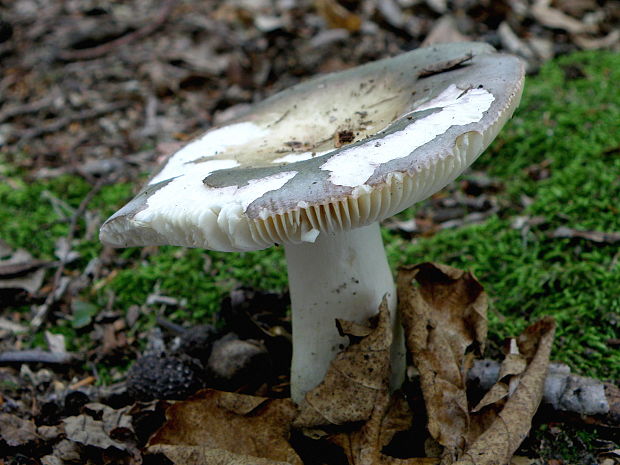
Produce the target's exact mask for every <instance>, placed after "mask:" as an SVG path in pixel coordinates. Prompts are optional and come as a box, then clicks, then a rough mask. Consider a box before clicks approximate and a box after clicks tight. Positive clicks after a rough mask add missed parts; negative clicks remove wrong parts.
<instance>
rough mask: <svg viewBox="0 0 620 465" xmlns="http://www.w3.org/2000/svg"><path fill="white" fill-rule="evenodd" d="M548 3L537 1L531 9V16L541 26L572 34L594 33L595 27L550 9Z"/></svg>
mask: <svg viewBox="0 0 620 465" xmlns="http://www.w3.org/2000/svg"><path fill="white" fill-rule="evenodd" d="M550 3H551V1H550V0H537V1H535V2H534V4H533V5H532V7H531V13H532V15H533V16H534V18H536V20H537V21H538V22H539V23H540V24H542V25H543V26H547V27H550V28H554V29H564V30H565V31H568V32H570V33H572V34H580V33H584V32H596V26H595V25H592V24H588V23H587V22H584V21H579V20H578V19H575V18H573V17H572V16H569V15H567V14H566V13H564V12H562V11H560V10H558V9H556V8H551V7H550V6H549V4H550Z"/></svg>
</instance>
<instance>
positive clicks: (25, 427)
mask: <svg viewBox="0 0 620 465" xmlns="http://www.w3.org/2000/svg"><path fill="white" fill-rule="evenodd" d="M38 438H39V436H38V435H37V427H36V426H35V424H34V422H32V421H28V420H23V419H21V418H19V417H17V416H15V415H11V414H9V413H0V439H1V440H3V441H4V442H6V443H7V445H9V446H10V447H18V446H23V445H25V444H28V443H29V442H31V441H35V440H37V439H38Z"/></svg>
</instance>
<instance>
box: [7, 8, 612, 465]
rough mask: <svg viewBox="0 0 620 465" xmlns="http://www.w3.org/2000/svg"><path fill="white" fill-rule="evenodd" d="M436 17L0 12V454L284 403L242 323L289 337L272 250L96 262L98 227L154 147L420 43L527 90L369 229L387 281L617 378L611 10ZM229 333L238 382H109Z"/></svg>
mask: <svg viewBox="0 0 620 465" xmlns="http://www.w3.org/2000/svg"><path fill="white" fill-rule="evenodd" d="M453 3H454V5H450V6H447V5H446V2H442V1H438V0H434V1H430V0H429V1H426V2H424V1H415V0H413V1H412V0H398V1H397V0H390V1H385V2H383V1H382V2H373V1H371V0H357V1H342V2H341V3H336V2H335V1H327V0H325V1H316V2H309V1H302V2H289V1H286V0H280V1H274V2H271V1H242V0H238V1H213V2H197V1H193V0H186V1H183V2H171V1H155V0H153V1H135V2H96V1H86V2H85V1H77V0H76V1H71V0H69V1H65V2H49V4H48V2H38V1H36V0H24V1H20V2H2V1H0V69H1V70H2V72H1V74H0V415H5V416H4V417H2V420H1V421H2V422H5V423H2V424H3V425H6V424H7V423H6V422H8V421H9V420H10V421H13V424H18V425H21V426H20V427H19V428H17V427H16V429H17V430H20V428H21V427H22V426H23V428H26V429H28V428H29V426H27V425H35V426H36V427H37V428H38V430H37V432H36V434H35V435H34V436H33V435H30V436H29V435H28V434H24V435H22V436H20V435H19V434H16V435H14V436H13V437H11V438H7V437H2V434H3V433H0V463H7V464H14V463H15V464H17V463H19V464H39V463H74V462H77V463H125V462H121V461H120V460H121V459H119V457H118V456H114V457H112V458H110V457H109V456H108V455H106V454H107V453H106V452H105V451H106V450H107V449H108V446H109V445H110V443H107V442H105V441H103V440H102V439H101V438H99V439H94V440H93V441H94V442H92V443H88V441H86V442H79V441H77V440H75V441H73V442H71V441H69V442H70V446H71V447H70V449H71V450H64V451H63V450H60V449H61V448H59V447H58V444H65V446H66V447H69V446H67V444H66V443H65V441H67V440H66V439H65V440H62V441H61V440H59V439H58V438H59V436H58V434H57V435H56V436H54V435H53V434H52V433H50V432H49V431H48V433H47V434H48V435H49V437H46V436H45V434H44V433H43V432H42V431H43V430H41V427H44V426H49V427H50V428H51V427H53V426H54V425H57V424H58V423H59V422H60V421H61V420H63V419H66V418H68V417H71V416H72V415H73V416H75V415H77V414H82V413H83V411H84V410H83V409H84V406H85V405H86V404H88V403H89V402H95V401H98V402H101V403H102V404H105V405H107V406H111V407H114V408H121V407H124V406H129V405H134V404H133V403H134V402H136V401H138V402H140V401H144V402H146V401H149V400H153V399H155V400H159V399H163V398H179V397H187V396H188V395H190V394H191V393H192V392H193V391H195V390H196V389H198V388H200V387H204V386H205V385H208V386H211V387H218V388H221V389H227V390H233V391H238V392H246V393H257V392H258V393H261V394H269V395H272V396H278V397H283V396H286V395H287V392H288V391H287V390H288V384H287V382H288V381H287V373H286V370H287V369H288V363H289V357H290V346H286V344H285V347H284V349H283V347H282V346H281V345H276V346H275V348H274V346H273V345H270V344H269V343H266V342H265V340H262V341H261V336H260V335H257V333H256V329H255V328H253V329H248V325H249V326H252V324H256V321H259V322H260V325H262V326H261V327H262V328H263V329H265V328H267V329H266V334H267V333H269V330H270V329H273V328H278V330H281V331H283V332H284V333H285V334H290V323H289V321H288V317H287V308H288V296H287V279H286V267H285V261H284V255H283V250H282V248H271V249H268V250H265V251H260V252H251V253H221V252H210V251H204V250H196V249H183V248H177V247H168V246H167V247H145V248H140V249H137V248H133V249H125V250H114V249H111V248H107V247H104V246H102V245H101V244H100V242H99V240H98V229H99V226H100V225H101V223H102V222H103V221H104V220H105V219H106V218H107V217H108V216H109V215H111V214H112V213H114V212H115V211H116V210H117V209H118V208H120V207H121V206H122V205H123V204H124V203H126V202H127V201H128V200H129V199H130V198H131V197H132V195H134V194H135V193H137V192H138V190H139V188H140V185H141V184H142V183H143V182H144V181H145V180H146V179H147V177H148V174H149V173H150V172H151V171H152V169H153V168H154V167H155V166H156V164H157V163H158V162H161V160H162V159H163V157H164V156H166V155H167V154H169V153H171V152H172V151H174V150H175V149H176V148H178V147H180V146H181V145H182V144H183V143H184V141H187V140H189V139H191V138H192V137H194V136H195V135H197V134H199V133H201V132H203V131H204V130H205V129H207V128H209V127H211V126H212V125H217V124H218V123H220V122H222V121H225V120H226V119H228V118H230V117H231V116H234V115H235V114H238V113H240V112H242V111H244V110H245V109H246V108H247V106H248V105H250V104H251V103H253V102H256V101H259V100H262V99H263V98H265V97H267V96H269V95H271V94H273V93H275V92H277V91H280V90H282V89H284V88H286V87H288V86H290V85H292V84H295V83H297V82H300V81H302V80H304V79H307V78H309V77H311V76H313V75H315V74H317V73H323V72H332V71H339V70H343V69H346V68H349V67H352V66H355V65H358V64H361V63H365V62H368V61H372V60H375V59H379V58H384V57H387V56H392V55H395V54H397V53H400V52H403V51H408V50H411V49H414V48H417V47H419V46H423V45H427V44H429V43H435V42H444V41H451V40H480V41H486V42H489V43H490V44H492V45H493V46H495V47H496V48H498V49H500V50H502V51H508V52H511V53H515V54H518V55H520V56H521V57H522V58H524V59H525V60H526V62H527V64H528V74H529V76H528V78H527V81H526V88H525V92H524V96H523V100H522V103H521V106H520V107H519V109H518V110H517V112H516V113H515V115H514V117H513V119H512V120H511V121H510V122H509V123H508V124H507V125H506V127H505V129H504V130H503V131H502V132H501V133H500V135H499V136H498V138H497V139H496V141H495V142H494V143H493V144H492V146H491V147H490V148H489V149H488V150H487V151H486V152H485V154H483V155H482V156H481V158H480V159H479V160H478V161H477V162H476V164H475V165H474V166H473V167H472V169H470V170H468V171H467V172H466V173H465V174H464V175H463V176H461V177H460V178H459V179H458V180H457V181H456V182H454V183H452V184H450V185H449V186H448V187H446V188H445V189H444V190H442V191H440V192H439V193H437V194H436V195H434V196H432V197H431V198H430V199H428V200H426V201H424V202H422V203H420V204H419V205H416V206H415V207H413V208H411V209H408V210H406V211H405V212H403V213H401V214H399V215H397V216H396V217H394V218H391V219H389V220H386V221H385V222H384V224H383V226H384V228H383V235H384V242H385V244H386V250H387V252H388V258H389V260H390V264H391V266H392V267H393V269H394V270H396V269H397V268H398V267H399V266H401V265H404V264H413V263H419V262H424V261H435V262H440V263H446V264H449V265H451V266H454V267H457V268H460V269H466V270H470V271H472V272H473V273H474V274H475V275H476V277H477V278H478V280H479V281H480V282H481V283H482V285H483V286H484V288H485V290H486V292H487V293H488V295H489V297H490V309H489V341H488V345H489V347H488V350H487V356H488V357H490V358H496V359H497V358H498V357H500V355H501V353H502V345H503V342H504V340H505V339H506V338H507V337H510V336H515V335H517V334H519V333H520V332H521V331H522V330H523V329H524V328H525V327H526V326H527V325H528V324H530V323H531V322H533V321H534V320H536V319H538V318H540V317H543V316H546V315H551V316H553V317H554V318H555V319H556V322H557V331H556V339H555V343H554V347H553V351H552V355H551V356H552V358H553V359H554V360H558V361H561V362H563V363H565V364H567V365H568V366H570V367H571V369H572V371H573V372H575V373H578V374H581V375H584V376H590V377H594V378H598V379H601V380H605V381H608V382H611V383H615V384H616V385H617V384H618V383H619V382H620V251H619V247H618V245H619V244H620V205H619V204H618V199H619V198H620V131H618V127H619V122H620V93H619V92H618V87H617V83H618V82H620V55H619V54H618V49H619V47H620V32H619V31H620V29H619V26H620V2H595V1H589V0H580V1H575V0H561V1H557V2H552V3H551V4H550V5H549V4H547V3H548V2H544V1H532V2H528V1H525V0H523V1H517V2H485V1H483V0H478V1H471V2H469V1H461V2H453ZM239 315H242V316H243V315H245V317H244V318H245V319H241V320H235V318H238V317H239ZM247 315H250V317H248V316H247ZM196 325H201V326H196ZM188 328H198V329H197V330H195V331H194V332H191V331H190V332H191V335H190V336H191V337H190V336H188V334H189V333H188ZM229 333H234V334H236V336H235V337H236V338H238V339H240V340H242V341H246V340H251V341H258V342H259V343H263V345H261V346H260V347H261V349H260V350H259V351H258V355H260V356H259V357H256V356H255V355H256V353H255V352H252V351H250V352H251V355H252V357H254V358H253V360H254V362H252V363H256V360H259V361H260V360H263V362H260V363H264V357H267V358H268V359H269V366H270V367H271V368H270V370H267V372H266V374H265V373H263V375H264V376H263V377H262V378H261V377H260V376H259V377H258V378H256V370H257V367H256V366H255V367H253V368H251V369H248V370H246V371H245V372H243V370H242V372H240V373H239V374H238V376H236V377H233V378H234V379H226V380H222V379H219V380H213V379H208V376H207V377H206V379H205V378H202V377H201V378H200V380H199V381H196V382H195V383H190V384H191V386H189V387H187V386H180V387H179V390H175V389H176V388H175V389H173V390H172V391H166V390H165V389H160V390H157V388H154V389H155V390H154V391H153V392H147V390H144V389H142V388H141V387H140V386H138V387H136V385H135V382H134V385H133V386H129V389H128V384H127V370H128V367H130V366H131V365H132V364H133V363H134V362H135V360H136V359H138V358H139V357H140V356H141V354H142V355H143V354H145V353H152V352H153V351H154V350H156V349H157V348H160V349H161V348H162V347H169V348H170V347H175V348H176V350H177V352H178V350H179V347H185V349H184V350H185V351H186V352H185V353H184V356H189V357H192V353H191V352H192V350H195V347H194V346H195V345H200V344H206V345H207V346H209V348H210V347H211V346H212V344H213V343H214V342H215V341H218V340H220V339H221V338H222V337H224V336H225V335H226V334H229ZM262 337H263V339H265V338H267V336H264V335H263V336H262ZM284 339H286V338H284ZM184 341H185V342H184ZM188 341H189V342H188ZM197 341H200V342H197ZM183 344H185V346H184V345H183ZM252 344H254V342H252ZM259 345H260V344H259ZM263 346H266V347H267V348H264V347H263ZM33 349H41V350H39V351H33ZM270 349H273V350H270ZM261 351H262V352H261ZM7 354H8V355H10V356H8V358H7ZM3 356H4V357H5V358H4V359H3V358H2V357H3ZM11 357H13V358H11ZM20 357H21V358H20ZM261 357H263V358H262V359H261ZM181 362H182V363H185V364H186V365H187V361H186V359H183V360H182V361H181ZM181 362H179V363H181ZM190 365H191V363H190ZM184 366H185V365H184ZM260 366H264V365H260ZM250 376H254V378H252V379H251V381H250V378H249V377H250ZM134 381H135V380H134ZM135 405H138V404H135ZM135 405H134V412H133V420H134V423H135V424H136V425H138V426H137V427H136V428H135V429H136V431H135V432H134V433H132V434H135V436H136V437H137V439H135V442H136V443H137V444H138V445H144V443H145V442H146V440H147V439H148V435H149V434H150V433H151V432H152V431H153V429H152V428H151V425H148V426H145V425H144V421H146V423H149V422H150V421H153V422H155V423H156V424H161V421H162V415H161V411H159V410H158V409H159V407H154V406H153V405H155V404H153V402H151V403H150V404H148V405H149V407H148V409H147V408H146V407H144V408H138V407H135ZM157 405H159V404H157ZM149 409H150V410H149ZM147 410H148V411H149V412H150V413H149V415H151V416H149V415H147V414H146V413H145V412H146V411H147ZM138 417H139V418H138ZM144 418H146V420H144ZM140 419H142V420H143V423H142V424H140ZM15 422H18V423H15ZM19 422H24V423H23V424H22V423H19ZM157 422H159V423H157ZM24 425H26V426H24ZM134 426H135V425H134ZM3 441H4V442H3ZM97 441H99V442H97ZM65 446H63V447H65ZM619 449H620V441H619V440H618V429H617V427H616V428H615V429H614V428H606V427H601V426H598V425H595V424H590V425H585V424H583V423H580V422H576V423H575V422H571V421H561V420H560V419H558V421H549V418H548V417H545V418H544V419H543V418H540V419H538V420H537V421H535V423H534V428H533V430H532V433H531V434H530V436H529V437H528V439H527V440H526V441H525V442H524V444H523V446H522V448H521V449H520V451H519V452H518V454H519V455H526V456H529V457H535V458H536V459H537V460H539V462H537V463H546V464H549V465H559V464H568V463H581V464H586V463H588V464H589V463H592V464H606V465H608V464H610V463H614V460H620V453H619V452H618V450H619ZM59 450H60V451H59ZM610 451H611V452H610ZM613 451H615V452H613ZM612 452H613V453H612ZM62 454H65V455H64V456H63V455H62ZM71 454H73V455H71ZM614 454H615V455H614ZM50 455H51V456H55V457H56V458H57V460H58V461H56V462H54V461H49V460H52V459H49V458H48V459H46V460H48V461H47V462H45V461H43V462H42V461H41V458H42V457H49V456H50ZM63 457H64V458H63ZM2 460H4V462H2ZM123 460H126V459H123ZM145 460H154V459H145ZM610 460H611V462H610ZM87 461H88V462H87ZM127 463H134V462H127ZM152 463H159V462H152ZM164 463H165V462H164ZM532 463H534V462H532Z"/></svg>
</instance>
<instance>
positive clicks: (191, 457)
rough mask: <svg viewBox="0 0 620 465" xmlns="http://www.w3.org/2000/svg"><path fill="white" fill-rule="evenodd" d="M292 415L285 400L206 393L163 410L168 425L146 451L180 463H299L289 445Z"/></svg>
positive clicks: (161, 429) (292, 410)
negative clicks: (160, 454) (163, 455)
mask: <svg viewBox="0 0 620 465" xmlns="http://www.w3.org/2000/svg"><path fill="white" fill-rule="evenodd" d="M296 413H297V410H296V408H295V405H294V404H293V402H292V401H291V400H290V399H267V398H264V397H255V396H248V395H242V394H235V393H230V392H221V391H215V390H212V389H207V390H205V391H202V392H200V393H199V394H198V395H197V396H196V397H194V398H193V399H191V400H187V401H183V402H177V403H176V404H174V405H172V406H171V407H170V408H169V409H168V410H167V412H166V418H167V421H166V423H165V424H164V425H163V426H162V427H161V428H160V429H159V430H158V431H157V432H156V433H155V434H154V435H153V437H152V438H151V440H150V441H149V445H148V451H149V452H150V453H162V454H165V455H166V456H167V457H168V458H169V459H170V460H172V461H173V462H174V463H177V464H184V465H193V464H201V465H202V464H205V465H211V464H218V465H219V464H227V465H233V464H247V463H256V464H261V465H262V464H265V465H267V464H270V465H273V464H278V463H282V464H284V463H286V464H291V465H302V462H301V459H300V458H299V457H298V455H297V453H296V452H295V451H294V449H293V448H292V447H291V446H290V444H289V443H288V436H289V432H290V423H291V421H292V419H293V417H294V416H295V414H296Z"/></svg>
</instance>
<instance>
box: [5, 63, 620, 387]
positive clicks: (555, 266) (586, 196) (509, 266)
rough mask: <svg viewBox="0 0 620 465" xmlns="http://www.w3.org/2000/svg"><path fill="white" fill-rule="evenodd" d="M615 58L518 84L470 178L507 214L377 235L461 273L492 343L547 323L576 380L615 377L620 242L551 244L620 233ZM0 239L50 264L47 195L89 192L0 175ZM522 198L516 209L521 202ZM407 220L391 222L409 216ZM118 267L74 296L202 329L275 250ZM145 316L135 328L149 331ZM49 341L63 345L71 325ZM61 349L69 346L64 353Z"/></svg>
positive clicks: (71, 180)
mask: <svg viewBox="0 0 620 465" xmlns="http://www.w3.org/2000/svg"><path fill="white" fill-rule="evenodd" d="M618 82H620V56H619V55H617V54H616V55H614V54H611V53H604V52H597V53H579V54H575V55H572V56H570V57H564V58H561V59H559V60H557V61H555V62H554V63H550V64H547V65H546V66H545V67H543V69H542V70H541V72H540V74H539V75H538V76H535V77H531V78H529V79H528V81H527V85H526V90H525V94H524V97H523V101H522V104H521V106H520V108H519V109H518V111H517V113H516V114H515V117H514V118H513V119H512V120H511V121H510V122H509V123H508V125H507V126H506V128H505V129H504V130H503V131H502V133H501V134H500V136H499V137H498V139H497V140H496V141H495V143H494V144H493V145H492V147H491V148H490V149H489V150H488V151H487V152H486V153H485V154H484V155H483V156H482V157H481V158H480V160H479V161H478V162H477V164H476V169H484V170H486V171H487V172H488V173H489V175H491V176H493V177H495V178H498V179H500V180H501V181H502V182H503V184H504V185H505V190H504V191H502V192H501V193H500V194H499V195H500V197H501V198H500V200H501V204H502V205H505V207H504V208H503V209H502V210H501V211H500V213H499V214H498V215H495V216H493V217H491V218H489V219H488V220H486V221H485V222H483V223H481V224H476V225H471V226H466V227H462V228H459V229H455V230H446V231H441V232H439V233H437V234H436V235H434V236H433V237H430V238H421V239H416V240H413V241H411V240H409V239H404V238H403V237H402V236H401V235H399V234H398V233H396V232H390V231H387V230H386V231H384V238H385V241H386V248H387V251H388V256H389V259H390V263H391V264H392V266H393V267H394V268H396V267H397V266H398V265H400V264H406V263H416V262H420V261H426V260H435V261H439V262H443V263H446V264H450V265H452V266H456V267H461V268H466V269H470V270H472V271H473V272H474V273H475V274H476V276H477V277H478V278H479V279H480V281H481V282H482V283H483V285H484V286H485V289H486V290H487V292H488V293H489V295H490V297H491V311H490V331H489V332H490V337H491V342H492V343H493V344H495V346H496V347H497V346H499V343H500V341H501V340H502V339H503V338H504V337H507V336H509V335H514V334H517V333H518V332H519V331H520V330H521V329H523V328H524V327H525V326H526V325H527V324H528V323H529V322H531V321H533V320H535V319H537V318H539V317H541V316H543V315H549V314H550V315H553V316H554V317H555V318H556V319H557V321H558V331H557V340H556V343H555V349H554V353H553V357H554V358H556V359H559V360H562V361H564V362H566V363H568V364H569V365H570V366H572V367H573V370H574V371H575V372H579V373H582V374H585V375H591V376H596V377H599V378H605V379H618V378H620V351H618V349H617V348H615V349H614V348H613V347H612V346H610V345H609V344H608V343H607V341H608V340H609V339H612V338H618V337H619V333H620V257H619V247H618V244H617V243H616V244H615V245H614V244H597V243H593V242H589V241H586V240H582V239H560V238H553V237H552V236H551V234H550V232H551V231H553V230H554V229H555V228H557V227H559V226H567V227H571V228H581V229H588V230H599V231H608V232H610V231H620V200H619V199H620V156H619V155H620V131H619V130H618V129H619V128H620V93H618V90H617V83H618ZM543 161H545V163H549V170H550V176H549V177H547V178H546V179H543V180H535V179H532V177H531V176H530V175H529V174H528V167H531V166H532V165H536V164H540V163H541V162H543ZM0 169H1V170H4V171H3V172H2V171H0V176H1V177H2V178H3V182H2V184H1V185H0V206H1V207H0V238H2V239H3V240H4V241H6V242H8V243H9V244H10V245H12V246H14V247H23V248H25V249H27V250H29V251H30V252H31V253H33V254H34V255H35V256H36V257H37V258H44V259H51V258H53V253H54V242H55V240H56V239H57V238H59V237H62V236H64V235H66V234H67V231H68V228H69V225H68V221H67V219H66V218H64V219H63V215H62V212H54V210H53V209H52V206H51V202H50V200H49V199H48V198H47V197H46V196H45V194H44V192H45V191H49V192H51V193H52V194H53V196H54V197H56V198H59V199H61V200H62V201H64V202H66V203H67V204H68V205H70V206H71V207H73V208H75V207H77V206H78V205H79V203H80V202H81V200H82V199H83V198H84V196H85V195H86V194H87V193H88V191H89V190H90V186H89V185H88V184H87V183H86V182H85V181H83V180H81V179H80V178H77V177H71V176H63V177H60V178H57V179H54V180H49V181H37V182H26V181H24V180H23V179H22V177H21V173H19V172H16V171H15V170H14V169H13V168H11V167H10V166H7V165H6V164H4V165H2V164H0ZM132 189H133V187H132V186H130V185H128V184H119V185H115V186H109V187H104V188H103V189H102V190H101V192H100V193H99V194H98V195H97V196H96V197H95V198H94V200H93V201H92V202H91V203H90V204H89V207H88V209H89V210H90V211H95V212H97V213H98V214H99V215H100V217H101V219H104V218H105V217H106V216H107V215H108V214H110V213H112V212H113V211H114V210H115V209H116V208H117V207H119V206H121V205H122V204H123V203H124V202H125V201H126V200H127V199H128V198H129V197H130V195H131V192H132ZM523 195H526V196H528V197H530V198H531V199H533V202H532V203H531V204H530V205H529V206H527V207H520V205H521V202H520V200H519V199H520V198H521V197H522V196H523ZM412 214H413V213H412V211H409V212H405V213H404V214H403V215H405V216H406V215H412ZM517 215H519V216H538V217H542V218H544V221H543V222H542V223H540V224H539V225H538V226H533V227H532V228H531V229H530V230H529V232H527V233H525V234H523V233H522V231H521V230H519V229H513V228H512V227H511V224H512V222H513V220H514V218H515V217H516V216H517ZM84 234H85V224H84V223H80V224H79V228H78V231H77V234H76V237H77V238H78V239H79V240H78V241H77V242H76V243H77V244H78V245H77V250H78V251H79V252H80V253H81V255H82V257H81V259H80V261H79V262H77V263H75V264H72V265H70V267H69V269H70V270H71V269H75V270H78V269H81V268H80V266H82V267H83V266H84V264H85V263H86V262H88V260H90V259H91V258H93V257H96V256H98V255H99V254H100V252H101V246H100V244H99V243H98V241H97V238H96V236H93V237H90V238H87V239H86V240H84V239H82V238H83V237H84ZM118 253H119V254H120V256H121V257H122V258H124V259H125V260H126V261H125V263H126V266H125V267H124V268H122V269H118V270H115V271H114V272H113V273H112V274H111V275H110V276H109V277H107V278H105V279H103V280H101V281H100V282H97V283H95V286H94V287H93V288H92V289H89V290H87V291H86V292H85V293H84V295H82V296H81V299H82V300H84V301H87V302H90V303H93V304H94V305H96V306H98V307H100V308H104V306H105V304H106V302H107V299H109V297H110V295H111V294H114V296H115V301H114V307H115V309H117V310H121V311H126V310H127V309H128V308H129V307H130V306H131V305H134V304H135V305H142V304H144V302H145V301H146V298H147V296H148V295H149V294H151V293H152V292H153V291H154V289H156V288H157V289H159V292H160V293H161V294H164V295H167V296H171V297H175V298H178V299H185V300H186V302H187V304H186V305H185V306H182V307H177V308H169V309H167V313H166V316H167V317H168V318H170V319H172V320H174V321H176V322H198V321H205V319H206V320H208V321H209V320H210V319H212V318H213V315H214V313H215V311H216V310H217V309H218V308H219V304H220V300H221V299H222V297H223V296H225V295H226V294H227V293H228V291H229V290H230V289H232V288H233V287H235V286H237V285H247V286H253V287H256V288H260V289H268V290H275V291H283V290H285V289H286V286H287V284H286V267H285V263H284V256H283V251H282V249H281V248H272V249H269V250H266V251H261V252H253V253H239V254H224V253H216V252H205V251H201V250H191V249H179V248H174V247H161V248H159V249H155V250H153V249H149V250H148V251H147V252H145V251H144V250H141V249H129V250H124V251H119V252H118ZM155 311H156V309H155V308H154V309H153V312H152V313H150V314H147V315H144V316H142V317H141V319H140V320H139V321H138V328H139V329H144V328H146V327H148V326H149V325H151V324H153V319H154V318H153V315H154V313H155ZM58 325H59V326H57V327H56V328H54V330H55V331H60V332H64V333H66V334H68V335H70V336H75V337H77V338H78V340H79V336H80V331H79V328H78V329H76V328H74V327H72V325H71V322H70V319H69V318H67V322H63V321H62V319H61V320H58ZM71 345H72V346H79V345H80V344H79V343H76V342H72V343H71Z"/></svg>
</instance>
